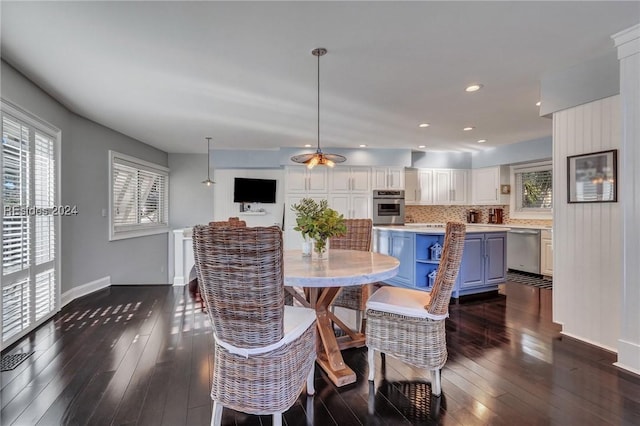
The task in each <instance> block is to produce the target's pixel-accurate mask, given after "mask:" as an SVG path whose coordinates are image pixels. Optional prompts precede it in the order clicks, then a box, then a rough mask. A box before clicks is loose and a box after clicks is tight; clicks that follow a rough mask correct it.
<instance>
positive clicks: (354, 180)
mask: <svg viewBox="0 0 640 426" xmlns="http://www.w3.org/2000/svg"><path fill="white" fill-rule="evenodd" d="M351 191H354V192H366V193H367V194H369V193H370V192H371V168H370V167H352V168H351Z"/></svg>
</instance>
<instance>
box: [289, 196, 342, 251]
mask: <svg viewBox="0 0 640 426" xmlns="http://www.w3.org/2000/svg"><path fill="white" fill-rule="evenodd" d="M291 209H292V210H293V211H295V212H296V227H295V228H293V229H294V230H296V231H298V232H300V233H301V234H302V236H303V237H304V238H305V239H311V240H313V242H314V247H313V250H314V251H315V252H316V254H317V255H318V257H319V258H324V257H326V251H327V240H328V239H329V238H331V237H336V236H340V235H344V234H345V233H346V232H347V227H346V225H345V223H344V216H343V215H341V214H340V213H338V212H337V211H335V210H333V209H332V208H329V206H328V203H327V200H321V201H320V202H317V201H315V200H313V199H311V198H303V199H302V200H301V201H300V203H299V204H294V205H293V206H291Z"/></svg>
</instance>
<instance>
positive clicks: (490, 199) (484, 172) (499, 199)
mask: <svg viewBox="0 0 640 426" xmlns="http://www.w3.org/2000/svg"><path fill="white" fill-rule="evenodd" d="M507 183H509V170H508V168H506V167H500V166H496V167H485V168H482V169H472V170H471V204H474V205H481V204H509V196H508V195H507V196H505V195H502V194H501V191H500V185H501V184H507Z"/></svg>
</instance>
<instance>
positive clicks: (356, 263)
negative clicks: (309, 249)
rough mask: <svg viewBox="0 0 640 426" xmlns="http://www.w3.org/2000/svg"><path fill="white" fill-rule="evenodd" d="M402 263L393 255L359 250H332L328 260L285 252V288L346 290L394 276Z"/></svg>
mask: <svg viewBox="0 0 640 426" xmlns="http://www.w3.org/2000/svg"><path fill="white" fill-rule="evenodd" d="M399 266H400V262H399V261H398V259H396V258H395V257H392V256H387V255H384V254H380V253H373V252H368V251H357V250H332V249H329V258H328V259H325V260H319V259H314V258H313V257H302V252H301V251H300V250H286V251H285V252H284V285H286V286H299V287H344V286H351V285H362V284H370V283H374V282H376V281H383V280H386V279H389V278H391V277H394V276H395V275H396V274H397V273H398V267H399Z"/></svg>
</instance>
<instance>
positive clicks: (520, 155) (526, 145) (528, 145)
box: [471, 136, 553, 169]
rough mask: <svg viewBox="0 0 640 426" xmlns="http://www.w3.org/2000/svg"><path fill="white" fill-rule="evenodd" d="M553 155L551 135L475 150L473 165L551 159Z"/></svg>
mask: <svg viewBox="0 0 640 426" xmlns="http://www.w3.org/2000/svg"><path fill="white" fill-rule="evenodd" d="M552 155H553V143H552V139H551V136H548V137H546V138H540V139H534V140H530V141H524V142H518V143H514V144H509V145H501V146H498V147H495V148H493V149H487V150H485V151H479V152H474V153H473V154H472V155H471V167H472V168H474V169H479V168H482V167H491V166H500V165H504V164H516V163H524V162H528V161H535V160H548V159H551V157H552Z"/></svg>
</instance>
